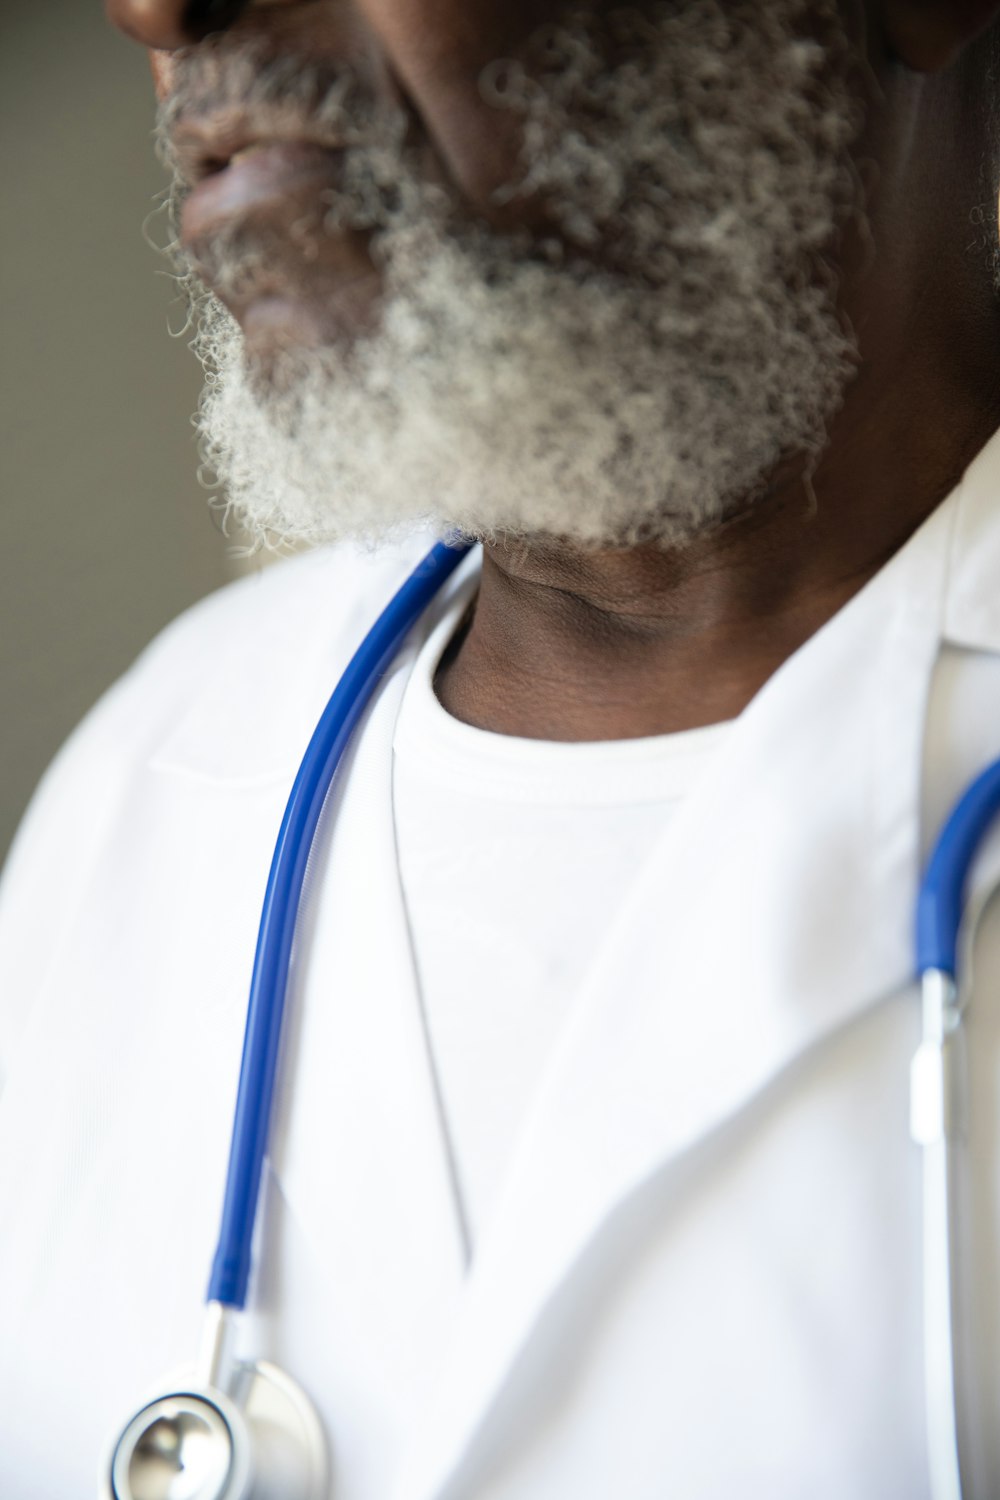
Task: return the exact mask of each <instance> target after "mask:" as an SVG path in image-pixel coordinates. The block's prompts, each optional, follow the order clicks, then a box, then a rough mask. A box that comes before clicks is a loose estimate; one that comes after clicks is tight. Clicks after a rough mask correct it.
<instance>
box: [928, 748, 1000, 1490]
mask: <svg viewBox="0 0 1000 1500" xmlns="http://www.w3.org/2000/svg"><path fill="white" fill-rule="evenodd" d="M998 814H1000V761H997V762H996V763H994V764H993V765H991V766H988V767H987V769H986V770H985V771H983V772H982V773H981V774H980V775H979V776H977V777H976V779H975V781H973V782H972V784H971V785H970V786H969V787H968V789H967V790H966V791H965V792H964V793H963V794H962V796H961V797H960V798H959V800H958V802H957V803H956V805H955V807H954V809H953V810H952V812H951V814H950V816H949V817H948V819H947V821H946V823H945V825H944V828H943V829H942V831H941V833H940V835H939V837H938V841H937V843H936V845H935V847H934V849H933V852H932V854H931V857H930V860H929V861H928V864H927V869H926V872H925V874H924V878H923V880H922V882H921V885H920V891H919V894H918V897H917V920H916V933H915V938H916V969H917V973H918V975H919V977H920V982H921V992H922V1006H923V1036H922V1040H921V1044H920V1047H919V1049H918V1051H917V1053H916V1056H915V1057H914V1059H913V1066H912V1071H911V1079H910V1117H911V1118H910V1128H911V1134H912V1136H913V1138H914V1140H915V1141H916V1142H917V1143H918V1145H920V1146H921V1147H922V1148H923V1257H924V1265H923V1291H924V1387H925V1400H926V1412H927V1448H928V1460H929V1468H930V1478H931V1495H932V1497H933V1500H962V1493H963V1490H962V1468H961V1456H960V1444H959V1432H958V1389H957V1374H956V1359H955V1298H954V1282H955V1275H954V1260H955V1243H954V1240H955V1232H954V1217H955V1215H954V1182H953V1175H954V1162H953V1148H954V1146H955V1144H956V1143H957V1142H958V1141H959V1140H960V1139H961V1136H962V1132H963V1129H964V1113H965V1094H966V1086H965V1079H964V1077H963V1072H964V1070H963V1066H962V1064H963V1058H962V1050H961V1033H962V1020H963V1012H964V1009H965V1002H966V998H967V995H966V990H967V988H968V986H967V985H963V983H962V980H963V976H962V975H961V974H960V973H959V962H958V949H959V936H960V933H961V932H962V927H963V918H964V916H965V907H966V896H967V893H968V884H969V872H970V870H971V868H972V864H973V861H974V860H975V858H976V855H977V853H978V851H979V849H980V846H981V844H982V842H983V840H984V838H985V837H986V834H987V833H988V831H989V829H990V828H991V826H992V825H993V823H994V821H995V820H996V818H997V816H998ZM981 910H982V908H980V911H981ZM970 938H971V934H970Z"/></svg>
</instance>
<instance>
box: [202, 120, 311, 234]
mask: <svg viewBox="0 0 1000 1500" xmlns="http://www.w3.org/2000/svg"><path fill="white" fill-rule="evenodd" d="M340 159H341V153H340V152H339V151H336V150H331V149H329V148H327V147H325V146H319V145H316V144H314V143H313V142H309V141H257V142H254V143H253V144H252V145H249V146H247V147H244V148H243V149H241V150H239V151H237V152H236V153H235V155H233V156H232V157H231V158H230V159H229V160H228V162H227V163H226V165H225V166H223V167H222V168H221V170H217V171H212V172H210V174H209V175H208V176H205V177H202V179H201V181H200V182H198V184H197V186H196V187H195V188H194V189H193V190H192V192H191V193H190V194H189V195H188V197H187V199H186V200H185V202H184V206H183V208H182V210H181V225H180V227H181V239H182V240H183V241H184V243H185V245H187V246H189V247H190V246H193V245H195V244H197V242H198V241H199V240H203V239H205V238H206V237H209V236H212V235H215V234H217V233H219V232H220V230H223V229H226V228H229V227H231V226H234V225H236V224H238V223H239V222H240V221H242V220H246V219H249V218H256V217H259V216H261V215H264V216H265V217H267V218H269V219H271V218H277V217H280V216H281V214H282V210H283V209H286V208H291V207H294V208H295V209H296V210H298V209H299V208H300V207H301V206H302V205H303V203H305V202H309V201H310V200H312V201H313V202H314V203H315V206H316V212H317V214H318V215H321V214H322V196H323V193H324V190H326V191H327V192H329V190H330V189H332V188H334V187H335V186H336V184H337V180H338V176H339V167H340Z"/></svg>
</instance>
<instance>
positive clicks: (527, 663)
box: [436, 378, 1000, 740]
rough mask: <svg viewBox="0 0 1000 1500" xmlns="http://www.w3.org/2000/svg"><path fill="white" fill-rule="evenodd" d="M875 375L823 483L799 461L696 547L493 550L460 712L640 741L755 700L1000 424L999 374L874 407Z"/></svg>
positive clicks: (442, 680)
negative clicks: (995, 381) (985, 381)
mask: <svg viewBox="0 0 1000 1500" xmlns="http://www.w3.org/2000/svg"><path fill="white" fill-rule="evenodd" d="M864 384H865V382H864V379H863V378H862V380H861V381H859V382H858V387H857V388H856V397H855V399H854V400H852V401H849V402H848V404H847V406H846V407H845V409H844V411H843V412H842V414H841V417H840V418H839V419H838V422H837V423H836V424H835V431H834V433H833V434H832V436H831V445H830V448H829V450H828V454H827V457H826V458H825V459H824V462H823V463H822V465H821V466H820V468H819V469H818V471H817V473H816V475H815V477H814V480H813V487H814V491H815V494H814V495H813V493H812V492H811V489H810V486H808V485H807V484H806V483H805V482H804V480H803V478H802V473H801V470H800V471H799V473H798V474H792V475H790V476H787V477H786V478H784V479H783V480H782V481H780V482H778V483H776V484H775V486H774V487H773V488H772V491H771V492H770V494H769V495H768V496H767V497H766V498H764V499H763V500H761V501H759V502H757V504H756V505H755V506H752V507H749V508H748V510H747V511H746V513H745V514H743V515H742V516H741V517H740V518H739V519H738V520H735V521H733V522H732V523H731V524H729V525H728V526H726V527H724V528H722V529H720V530H719V531H717V532H715V533H714V534H712V535H711V536H706V537H703V538H701V539H700V540H698V541H695V542H693V543H691V544H690V545H689V546H688V547H686V548H684V549H682V550H665V549H662V548H658V547H655V546H642V547H637V548H633V549H616V550H603V551H602V550H583V549H579V548H574V547H571V546H569V545H562V544H557V543H553V542H551V541H532V540H530V539H529V540H526V541H521V542H517V543H509V544H506V545H493V546H490V547H488V548H487V549H486V555H485V559H484V566H483V576H482V582H481V585H480V589H479V594H478V598H477V600H476V604H475V610H474V614H473V616H472V619H471V623H470V624H469V626H468V628H467V629H466V630H465V631H464V633H462V634H461V636H460V637H459V639H458V640H457V642H456V643H455V646H454V648H453V649H452V651H450V652H449V653H448V655H447V656H446V657H445V660H444V661H443V663H442V666H441V669H440V671H439V673H438V678H437V683H436V688H437V692H438V695H439V697H440V699H441V701H442V703H443V704H444V706H445V708H447V709H448V711H449V712H450V713H452V714H453V715H454V716H455V717H456V718H458V719H461V720H463V721H465V722H466V723H469V724H473V725H476V726H477V727H479V728H483V729H489V730H493V731H495V732H498V733H501V734H512V735H521V736H527V737H530V738H539V739H551V740H599V739H606V740H613V739H630V738H635V737H638V736H643V735H654V734H664V733H670V732H673V731H677V730H683V729H690V728H695V727H697V726H700V725H704V724H710V723H715V722H718V721H721V720H724V719H730V718H733V717H735V716H736V715H737V714H739V713H740V712H741V710H742V709H743V708H745V706H746V705H747V704H748V703H749V701H750V700H751V699H752V698H753V697H754V695H755V694H756V693H757V692H758V690H759V689H760V688H761V687H762V686H763V684H764V683H765V682H766V681H767V679H768V678H769V677H770V676H771V675H772V674H773V673H774V672H775V671H776V670H777V669H778V667H779V666H780V665H781V664H782V662H784V661H785V660H786V659H787V658H788V657H789V656H790V655H791V654H792V653H793V652H794V651H796V650H797V649H798V647H799V646H801V645H802V644H803V643H804V642H805V641H806V640H808V639H809V637H810V636H811V635H813V634H814V632H815V631H817V630H818V629H819V628H820V627H821V626H822V625H824V624H825V623H826V622H827V621H828V620H829V619H830V618H831V617H832V616H833V615H834V614H836V613H837V611H838V610H840V609H841V608H842V607H843V605H844V604H846V603H847V601H848V600H849V599H850V598H851V597H852V596H853V595H854V594H855V593H857V592H858V590H859V589H860V588H862V587H863V586H864V584H865V583H866V582H867V581H868V580H869V579H870V578H871V577H872V576H873V575H874V574H875V573H876V572H877V571H878V570H879V568H881V567H882V566H883V564H884V563H885V562H886V561H887V560H888V559H889V558H890V557H891V556H892V555H893V553H894V552H896V551H897V550H898V549H899V548H900V547H901V546H902V545H903V543H904V542H905V541H906V540H907V539H908V537H909V536H911V535H912V533H913V532H914V531H915V530H916V529H917V527H918V526H919V525H920V524H921V522H922V521H923V520H924V519H925V518H926V517H927V516H928V515H929V514H930V513H931V511H932V510H934V509H935V508H936V506H937V505H938V504H939V503H940V502H941V501H942V500H943V499H944V498H945V496H946V495H947V494H948V493H949V491H950V490H951V489H952V487H953V486H954V485H955V484H956V483H957V481H958V479H959V478H960V477H961V474H962V472H963V470H964V469H965V467H966V466H967V464H968V463H969V462H970V461H971V459H972V458H973V457H974V456H975V454H976V453H977V452H978V450H979V449H980V448H981V447H982V446H983V445H984V444H985V442H986V441H987V440H988V438H989V437H990V435H991V434H992V432H993V431H994V430H995V429H996V428H997V426H998V425H1000V401H998V399H997V396H996V393H995V392H992V391H991V392H990V393H989V395H988V396H987V394H986V393H984V390H983V388H982V387H980V389H979V390H978V391H977V392H976V395H975V400H974V401H970V399H969V395H968V393H965V394H964V399H961V400H959V399H957V398H956V393H954V392H952V393H947V394H950V395H952V397H953V398H955V399H951V400H945V399H943V397H944V396H945V394H946V393H945V392H943V391H942V390H941V389H940V388H939V389H937V390H930V389H928V390H927V400H926V402H921V401H920V399H919V392H914V393H913V400H912V402H910V403H909V404H908V403H907V402H906V401H902V402H901V401H900V400H899V399H898V397H899V394H900V393H899V390H898V388H897V389H896V391H895V392H894V393H893V395H894V397H895V399H892V400H890V401H889V402H888V406H889V408H890V409H888V410H886V411H884V412H882V413H881V415H879V417H878V420H877V421H873V420H872V416H873V401H872V398H871V396H868V398H867V399H865V391H864ZM886 388H887V387H886V386H885V385H884V384H882V383H881V382H879V383H878V384H876V387H875V389H876V390H882V389H886ZM889 389H891V387H889ZM925 405H926V407H927V409H926V410H924V409H923V408H924V406H925ZM861 412H863V413H865V416H864V419H863V420H862V419H861V418H860V417H859V416H858V413H861ZM852 428H853V431H852Z"/></svg>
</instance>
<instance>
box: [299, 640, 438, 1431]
mask: <svg viewBox="0 0 1000 1500" xmlns="http://www.w3.org/2000/svg"><path fill="white" fill-rule="evenodd" d="M415 649H416V648H415V647H412V648H410V649H409V650H408V651H407V652H406V653H405V654H404V655H403V656H402V657H401V658H400V660H399V661H398V662H397V664H396V666H395V668H394V669H393V672H392V674H391V676H390V677H389V678H388V679H387V680H386V682H384V683H383V685H382V687H381V688H380V690H379V693H378V695H377V697H376V699H375V701H374V703H373V704H372V706H371V708H370V710H369V712H368V714H367V716H366V719H365V721H364V722H363V724H362V725H361V726H360V728H359V732H358V734H357V735H356V737H355V740H354V743H353V746H352V748H351V750H350V751H349V753H348V759H347V762H346V763H345V765H344V767H343V770H342V774H341V775H340V776H339V778H338V781H337V782H336V783H335V786H334V789H333V791H332V794H331V796H330V799H329V801H328V804H327V807H326V808H325V810H324V814H323V819H322V822H321V827H320V830H319V836H318V838H317V842H316V844H315V846H314V850H313V855H312V857H311V862H310V871H309V875H308V877H307V887H306V892H305V896H304V904H303V907H302V909H301V911H300V918H299V928H298V930H297V934H296V952H295V956H294V959H293V966H294V967H293V976H294V977H293V983H292V990H291V994H290V1005H291V1008H290V1011H289V1031H288V1036H287V1039H286V1043H285V1055H284V1057H283V1060H282V1070H283V1076H284V1077H285V1078H287V1079H289V1080H290V1083H289V1087H288V1089H287V1091H286V1094H285V1096H284V1097H283V1099H282V1101H281V1109H280V1114H279V1121H278V1129H277V1132H276V1135H275V1138H274V1141H273V1143H272V1149H271V1165H272V1169H273V1170H274V1171H275V1173H276V1175H277V1178H278V1180H279V1182H280V1186H281V1192H282V1194H283V1196H284V1198H285V1201H286V1203H287V1205H288V1208H289V1210H290V1213H291V1215H292V1217H293V1218H294V1220H295V1222H296V1224H297V1227H298V1230H299V1231H300V1232H301V1235H302V1237H303V1239H304V1241H305V1242H306V1243H307V1245H308V1246H309V1247H310V1250H311V1253H312V1256H313V1259H314V1262H315V1264H316V1266H317V1267H318V1268H319V1270H320V1274H319V1275H318V1276H317V1291H318V1294H319V1295H320V1296H321V1297H322V1298H323V1299H324V1300H325V1301H326V1303H327V1307H328V1309H329V1312H330V1317H329V1320H328V1321H327V1322H326V1325H325V1327H324V1317H323V1314H322V1313H321V1312H320V1311H319V1310H318V1309H317V1319H316V1321H317V1327H316V1337H317V1339H319V1340H324V1339H326V1340H328V1339H329V1338H330V1337H331V1332H332V1330H337V1331H338V1333H339V1336H340V1338H341V1339H343V1338H344V1337H345V1336H346V1337H347V1338H353V1337H356V1338H357V1340H358V1343H359V1346H360V1347H361V1348H362V1349H363V1350H364V1351H365V1356H366V1357H367V1358H369V1359H371V1360H372V1363H373V1365H375V1366H378V1367H379V1368H380V1372H381V1373H380V1377H379V1378H380V1379H383V1380H385V1381H387V1382H388V1384H389V1386H390V1388H391V1394H392V1397H393V1398H394V1400H396V1401H398V1403H399V1409H400V1410H405V1409H407V1407H412V1405H413V1403H414V1402H415V1401H416V1400H417V1399H418V1397H419V1392H420V1390H421V1388H422V1382H423V1381H424V1380H425V1379H426V1376H427V1365H426V1362H425V1359H424V1351H425V1350H426V1349H427V1348H428V1347H433V1346H434V1345H435V1344H436V1342H437V1341H436V1340H435V1338H434V1332H435V1327H436V1326H440V1324H441V1322H442V1321H443V1320H444V1319H445V1318H446V1317H447V1315H448V1309H449V1307H450V1306H451V1305H452V1304H453V1301H454V1299H455V1298H456V1297H457V1295H458V1292H459V1290H460V1287H461V1281H462V1276H463V1264H462V1243H461V1238H460V1233H459V1224H458V1219H457V1217H456V1212H455V1202H454V1198H453V1196H452V1191H451V1182H450V1177H449V1172H448V1156H447V1152H446V1149H445V1139H444V1136H443V1133H442V1126H441V1121H440V1118H439V1115H438V1112H437V1104H436V1094H435V1091H434V1086H433V1073H432V1070H431V1068H430V1066H429V1059H428V1054H427V1048H426V1041H425V1036H424V1032H423V1029H422V1023H421V1009H420V1000H419V994H418V991H417V987H416V981H415V974H414V966H413V960H412V954H411V949H410V943H409V935H408V929H407V924H406V916H405V908H404V905H403V899H402V893H401V889H400V883H399V877H398V866H397V860H396V849H395V835H394V825H393V815H392V802H391V787H392V737H393V728H394V725H395V720H396V714H397V712H398V708H399V703H400V698H401V695H402V690H403V687H404V685H405V681H406V678H407V676H408V674H409V670H410V668H411V666H412V660H413V656H414V654H415ZM345 1328H348V1329H349V1330H350V1331H349V1332H348V1333H346V1335H345Z"/></svg>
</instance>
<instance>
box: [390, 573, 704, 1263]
mask: <svg viewBox="0 0 1000 1500" xmlns="http://www.w3.org/2000/svg"><path fill="white" fill-rule="evenodd" d="M464 602H465V601H464V597H463V598H462V599H461V600H459V601H458V603H457V604H456V606H455V607H454V608H453V609H452V610H450V611H449V612H448V614H447V616H446V617H445V618H444V619H443V620H442V621H441V622H440V624H439V625H438V627H437V629H436V630H435V631H434V632H433V633H432V634H431V636H430V637H429V639H428V641H427V643H426V644H425V646H424V648H423V650H422V652H421V654H420V657H419V659H418V661H417V664H416V668H415V670H414V672H413V676H412V678H411V680H410V682H409V685H408V687H407V691H406V694H405V696H404V699H403V703H402V707H401V710H400V714H399V719H398V722H397V728H396V734H395V741H394V750H395V754H394V804H395V820H396V838H397V846H398V852H399V868H400V875H401V880H402V886H403V893H404V897H405V901H406V908H407V913H408V917H409V922H410V930H411V939H412V943H413V950H414V959H415V964H416V969H417V975H418V980H419V984H420V990H421V997H422V1001H423V1006H424V1022H425V1025H426V1028H427V1034H428V1045H429V1049H430V1052H431V1056H432V1059H433V1063H434V1067H435V1071H436V1076H437V1084H438V1090H439V1097H440V1105H441V1111H442V1115H443V1118H444V1125H445V1131H446V1134H447V1136H448V1139H449V1141H450V1144H451V1150H452V1156H453V1163H452V1165H453V1170H454V1175H455V1179H456V1191H457V1196H458V1197H459V1199H460V1207H461V1212H462V1216H463V1218H464V1220H465V1224H466V1229H467V1231H468V1235H469V1238H470V1240H471V1241H472V1242H473V1243H474V1242H475V1239H476V1237H477V1236H478V1234H479V1233H480V1231H481V1230H482V1228H483V1226H484V1224H485V1222H486V1220H487V1217H488V1215H489V1213H490V1209H491V1205H492V1203H493V1200H494V1198H495V1196H496V1194H497V1193H498V1191H499V1189H500V1187H501V1185H502V1180H503V1175H504V1171H505V1169H506V1166H507V1163H508V1160H509V1159H510V1157H511V1156H512V1154H513V1148H514V1145H515V1143H516V1140H517V1135H518V1132H519V1130H520V1128H521V1124H522V1121H523V1119H524V1117H525V1115H526V1113H527V1111H528V1109H529V1107H530V1105H531V1101H532V1096H533V1093H534V1091H535V1088H536V1085H537V1083H538V1080H539V1078H540V1075H541V1073H542V1069H543V1067H544V1065H545V1063H546V1060H547V1058H548V1054H549V1051H550V1049H551V1048H552V1047H553V1046H554V1044H555V1042H556V1040H557V1038H558V1035H559V1032H560V1030H561V1028H562V1026H563V1024H564V1022H565V1021H566V1019H567V1018H568V1015H569V1013H570V1011H571V1009H572V1005H573V1000H574V996H575V995H576V994H577V993H578V991H579V989H580V987H581V983H582V981H583V979H584V977H585V975H586V971H587V968H588V966H589V964H590V963H591V961H592V959H593V957H594V956H595V955H596V953H597V950H598V948H599V946H600V944H601V942H602V940H603V939H604V937H605V935H606V934H607V931H608V929H609V927H610V925H611V923H612V922H613V920H614V917H615V914H616V912H617V910H618V907H619V904H620V903H621V901H622V900H623V899H624V897H625V895H626V894H627V892H628V889H629V886H630V883H631V882H632V880H633V879H634V878H635V876H636V874H637V872H638V871H639V870H640V869H641V867H642V864H643V862H644V859H645V857H646V855H647V854H648V853H649V852H650V850H651V849H652V848H653V846H654V844H655V843H656V841H657V839H658V838H659V836H660V834H661V832H662V829H663V826H664V821H665V820H667V819H669V818H671V817H672V816H673V814H674V812H675V811H676V809H677V807H678V805H679V804H680V801H681V799H682V798H683V797H685V796H686V794H687V793H688V792H689V790H690V789H691V787H692V786H693V785H694V783H695V782H696V780H697V779H698V777H699V776H700V775H701V774H702V771H703V770H704V768H705V766H706V765H707V764H708V762H709V760H710V758H711V757H712V756H713V755H714V753H715V751H716V749H717V748H718V747H719V745H720V744H721V742H722V740H723V738H724V737H725V735H726V733H727V731H728V728H729V726H728V724H717V725H712V726H710V727H708V728H705V729H695V730H690V731H688V732H686V733H682V734H668V735H658V736H655V737H652V738H646V739H636V740H616V741H598V742H593V743H586V744H568V743H558V742H553V741H548V740H531V739H517V738H514V737H512V736H508V735H501V734H491V733H488V732H487V731H485V730H481V729H474V728H472V727H471V726H469V725H468V724H463V723H461V722H460V721H459V720H458V719H455V718H453V717H452V716H451V715H450V714H449V713H448V712H447V711H446V710H445V709H444V708H443V707H442V705H441V704H440V702H439V701H438V699H437V698H436V696H435V693H434V675H435V672H436V670H437V665H438V662H439V661H440V659H441V656H442V654H443V652H444V650H445V648H446V646H447V644H448V642H449V640H450V639H451V637H452V635H453V634H454V631H455V629H456V626H457V624H458V620H459V617H460V615H461V611H462V605H463V604H464ZM470 974H475V975H476V980H475V985H474V986H470V984H469V979H468V976H469V975H470Z"/></svg>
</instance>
